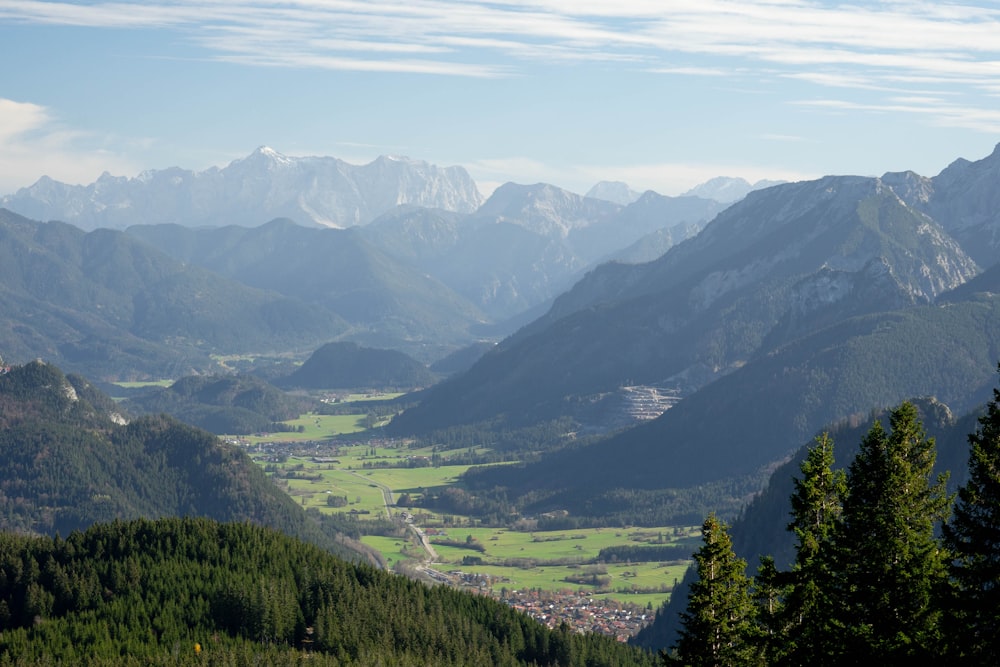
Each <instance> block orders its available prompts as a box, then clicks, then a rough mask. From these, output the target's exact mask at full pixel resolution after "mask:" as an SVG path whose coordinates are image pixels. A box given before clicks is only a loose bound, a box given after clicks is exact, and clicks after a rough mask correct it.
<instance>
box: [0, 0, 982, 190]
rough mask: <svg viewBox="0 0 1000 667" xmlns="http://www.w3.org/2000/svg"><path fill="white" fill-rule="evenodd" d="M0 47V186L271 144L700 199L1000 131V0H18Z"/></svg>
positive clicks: (228, 156)
mask: <svg viewBox="0 0 1000 667" xmlns="http://www.w3.org/2000/svg"><path fill="white" fill-rule="evenodd" d="M0 61H2V63H3V65H2V67H0V195H3V194H10V193H12V192H14V191H15V190H16V189H17V188H20V187H25V186H28V185H30V184H32V183H34V182H35V181H36V180H37V179H38V178H39V177H41V176H43V175H48V176H50V177H52V178H54V179H56V180H60V181H64V182H67V183H82V184H86V183H90V182H92V181H94V180H95V179H96V178H97V177H98V176H99V175H100V174H101V173H102V172H104V171H108V172H110V173H111V174H113V175H115V176H135V175H137V174H138V173H140V172H141V171H143V170H147V169H164V168H167V167H172V166H179V167H183V168H185V169H194V170H202V169H206V168H208V167H210V166H220V167H221V166H224V165H226V164H228V163H229V162H231V161H233V160H235V159H239V158H241V157H245V156H246V155H249V154H250V153H251V152H252V151H253V150H254V149H255V148H257V147H258V146H261V145H267V146H270V147H271V148H273V149H274V150H276V151H278V152H280V153H284V154H285V155H290V156H305V155H329V156H333V157H338V158H340V159H343V160H346V161H347V162H350V163H353V164H364V163H367V162H370V161H371V160H373V159H375V158H376V157H377V156H379V155H398V156H407V157H410V158H412V159H417V160H425V161H427V162H430V163H432V164H436V165H439V166H450V165H461V166H463V167H465V168H466V169H467V170H468V171H469V173H470V174H471V175H472V177H473V178H474V179H475V180H476V182H477V184H478V185H479V187H480V189H481V190H482V191H483V192H484V194H489V192H490V191H491V190H492V189H493V188H495V187H496V186H497V185H499V184H501V183H504V182H508V181H514V182H517V183H537V182H546V183H551V184H553V185H557V186H559V187H563V188H566V189H568V190H571V191H573V192H577V193H580V194H582V193H585V192H586V191H587V190H588V189H589V188H590V187H591V186H592V185H594V184H595V183H597V182H598V181H602V180H607V181H623V182H626V183H628V184H629V186H631V187H632V188H633V189H635V190H637V191H643V190H647V189H652V190H656V191H657V192H660V193H661V194H667V195H677V194H681V193H682V192H684V191H686V190H688V189H690V188H691V187H693V186H695V185H697V184H699V183H702V182H704V181H706V180H708V179H709V178H712V177H715V176H732V177H742V178H745V179H747V180H748V181H751V182H755V181H757V180H759V179H771V180H803V179H810V178H816V177H819V176H822V175H826V174H859V175H880V174H882V173H884V172H887V171H903V170H907V169H911V170H913V171H916V172H917V173H920V174H922V175H925V176H933V175H936V174H937V173H939V172H940V171H941V170H942V169H944V168H945V167H946V166H947V165H948V164H950V163H951V162H952V161H954V160H955V159H956V158H959V157H964V158H967V159H970V160H976V159H980V158H982V157H984V156H986V155H989V154H990V153H991V152H992V150H993V148H994V146H995V145H996V144H997V143H998V142H1000V2H996V1H990V2H987V1H983V0H978V1H973V0H968V1H966V0H956V1H954V2H943V1H934V2H923V1H921V0H913V1H910V0H906V1H893V0H887V1H884V2H866V1H863V0H856V1H855V2H852V3H845V2H820V1H811V0H739V1H732V0H534V1H532V0H492V1H489V2H486V1H480V0H456V1H452V0H405V1H403V0H386V1H384V0H364V1H358V0H286V1H284V2H272V1H265V0H225V1H224V0H172V1H162V2H153V1H150V2H140V1H131V2H130V1H128V0H124V1H121V2H46V1H38V0H0Z"/></svg>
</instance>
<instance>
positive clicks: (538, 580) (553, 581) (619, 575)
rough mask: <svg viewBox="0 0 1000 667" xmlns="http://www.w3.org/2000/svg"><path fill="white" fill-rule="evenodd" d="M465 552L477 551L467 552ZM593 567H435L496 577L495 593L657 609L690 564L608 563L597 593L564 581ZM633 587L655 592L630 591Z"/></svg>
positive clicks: (444, 570)
mask: <svg viewBox="0 0 1000 667" xmlns="http://www.w3.org/2000/svg"><path fill="white" fill-rule="evenodd" d="M373 546H375V545H373ZM466 553H470V554H471V553H474V552H471V551H467V552H466ZM591 567H593V566H588V565H582V566H578V567H572V566H566V565H547V566H535V567H524V568H518V567H502V566H497V565H455V564H437V565H435V568H436V569H437V570H440V571H441V572H451V571H455V570H461V571H462V572H468V573H473V574H488V575H490V576H491V577H493V579H494V583H493V590H494V591H495V592H498V591H499V590H500V589H501V588H507V589H509V590H523V589H528V588H539V589H542V590H548V591H558V590H571V591H585V592H591V593H593V594H594V597H599V598H611V599H614V600H618V601H621V602H631V603H633V604H638V605H641V606H646V605H647V604H651V605H652V607H653V608H657V607H659V606H660V605H661V604H662V603H663V602H665V601H667V600H668V599H670V592H671V589H672V588H673V586H674V584H675V583H676V582H679V581H680V580H681V579H682V578H683V576H684V572H685V570H686V569H687V563H678V564H663V563H636V564H632V565H624V564H622V565H607V566H605V567H603V568H602V570H601V571H602V572H603V573H604V575H605V576H608V577H610V584H609V585H608V586H607V588H608V589H609V592H606V593H597V592H596V591H597V590H598V589H596V588H595V587H594V586H589V585H585V584H577V583H571V582H568V581H566V580H565V579H566V577H571V576H573V575H579V574H580V573H583V572H586V571H589V570H588V568H591ZM661 589H662V590H661ZM633 590H635V591H641V590H647V591H654V592H629V591H633Z"/></svg>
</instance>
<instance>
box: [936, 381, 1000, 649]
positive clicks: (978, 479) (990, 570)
mask: <svg viewBox="0 0 1000 667" xmlns="http://www.w3.org/2000/svg"><path fill="white" fill-rule="evenodd" d="M998 372H1000V368H998ZM998 403H1000V390H997V389H994V390H993V400H992V401H990V403H989V404H988V405H987V407H986V413H985V414H984V415H983V416H981V417H980V418H979V427H978V428H977V429H976V432H975V433H972V434H970V435H969V446H970V452H969V480H968V482H966V484H965V485H964V486H962V487H961V488H960V489H959V490H958V502H957V503H956V504H955V509H954V516H953V518H952V520H951V521H950V522H949V523H946V524H945V526H944V529H943V533H944V542H945V545H946V546H947V547H948V548H949V549H950V550H951V552H952V557H953V560H952V561H951V564H950V571H951V575H952V580H953V581H954V584H955V597H954V599H953V600H952V602H953V604H951V605H949V607H948V609H949V613H948V623H947V624H946V627H947V630H948V632H947V637H948V643H949V655H950V658H951V659H952V660H953V661H954V662H955V663H956V664H957V663H960V664H965V665H1000V407H998Z"/></svg>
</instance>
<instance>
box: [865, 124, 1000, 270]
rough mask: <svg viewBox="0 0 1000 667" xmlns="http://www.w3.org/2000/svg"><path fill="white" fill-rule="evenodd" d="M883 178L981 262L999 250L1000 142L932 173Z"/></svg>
mask: <svg viewBox="0 0 1000 667" xmlns="http://www.w3.org/2000/svg"><path fill="white" fill-rule="evenodd" d="M883 181H885V182H886V183H888V184H889V185H890V186H891V187H892V188H893V190H894V191H895V192H896V193H897V194H898V195H899V196H900V197H901V198H902V199H903V200H904V201H906V202H907V204H909V205H910V206H913V207H914V208H916V209H917V210H919V211H922V212H924V213H926V214H927V215H928V216H930V217H931V218H933V219H934V220H935V221H937V222H938V223H939V224H940V225H941V226H942V227H943V228H944V229H945V230H946V231H947V232H948V233H949V234H950V235H951V236H953V237H954V238H955V239H957V240H958V241H959V243H961V244H962V246H963V247H964V248H966V249H967V251H968V253H969V255H970V256H971V257H973V259H975V260H976V261H977V262H979V263H980V264H982V265H983V266H989V265H991V264H993V263H994V262H995V261H996V258H997V256H998V253H1000V188H998V187H997V184H998V183H1000V144H998V145H997V146H996V148H995V149H994V151H993V153H992V154H991V155H989V156H987V157H985V158H983V159H982V160H977V161H975V162H970V161H969V160H965V159H958V160H955V161H954V162H953V163H951V165H949V166H948V167H947V168H946V169H945V170H944V171H942V172H941V173H940V174H938V175H937V176H935V177H933V178H924V177H921V176H919V175H917V174H914V173H913V172H903V173H897V174H886V175H885V176H883Z"/></svg>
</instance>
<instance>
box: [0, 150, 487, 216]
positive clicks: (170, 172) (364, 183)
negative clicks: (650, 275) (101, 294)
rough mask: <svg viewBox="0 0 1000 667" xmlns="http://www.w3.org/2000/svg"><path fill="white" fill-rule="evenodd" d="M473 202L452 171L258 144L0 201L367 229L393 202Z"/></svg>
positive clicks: (21, 206)
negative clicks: (294, 152) (225, 159)
mask: <svg viewBox="0 0 1000 667" xmlns="http://www.w3.org/2000/svg"><path fill="white" fill-rule="evenodd" d="M481 203H482V195H480V193H479V190H477V189H476V184H475V183H474V182H473V180H472V178H471V177H470V176H469V174H468V173H467V172H466V171H465V170H464V169H463V168H461V167H446V168H441V167H437V166H434V165H430V164H427V163H426V162H422V161H417V160H410V159H408V158H399V157H387V156H382V157H379V158H378V159H376V160H375V161H373V162H371V163H369V164H366V165H360V166H355V165H351V164H348V163H346V162H344V161H342V160H338V159H336V158H332V157H288V156H285V155H282V154H280V153H278V152H276V151H274V150H272V149H270V148H267V147H261V148H258V149H257V150H256V151H254V152H253V153H252V154H251V155H249V156H248V157H246V158H243V159H240V160H235V161H233V162H232V163H230V164H229V165H228V166H226V167H223V168H221V169H219V168H215V167H213V168H210V169H206V170H205V171H199V172H195V171H188V170H184V169H180V168H176V167H173V168H170V169H164V170H158V171H147V172H143V173H142V174H140V175H139V176H137V177H135V178H126V177H115V176H111V175H110V174H107V173H105V174H104V175H102V176H101V177H100V178H99V179H98V180H97V181H96V182H94V183H91V184H90V185H86V186H82V185H67V184H65V183H59V182H57V181H53V180H52V179H50V178H48V177H43V178H41V179H40V180H39V181H38V182H37V183H35V184H34V185H32V186H30V187H27V188H22V189H21V190H19V191H17V192H16V193H14V194H12V195H8V196H5V197H3V198H2V199H0V206H2V207H5V208H8V209H10V210H12V211H15V212H17V213H20V214H21V215H24V216H27V217H30V218H34V219H36V220H61V221H63V222H69V223H72V224H74V225H76V226H78V227H81V228H83V229H95V228H97V227H111V228H116V229H121V228H125V227H128V226H129V225H135V224H160V223H177V224H183V225H189V226H206V225H207V226H221V225H231V224H240V225H250V226H254V225H259V224H263V223H265V222H267V221H268V220H272V219H274V218H281V217H287V218H291V219H293V220H296V221H297V222H299V223H300V224H313V225H319V226H324V227H339V228H343V227H351V226H354V225H363V224H367V223H368V222H370V221H371V220H372V219H374V218H375V217H377V216H379V215H381V214H382V213H384V212H386V211H388V210H390V209H392V208H394V207H395V206H399V205H401V204H411V205H415V206H424V207H430V208H441V209H445V210H450V211H457V212H462V213H470V212H472V211H475V210H476V209H477V208H478V207H479V205H480V204H481Z"/></svg>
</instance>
